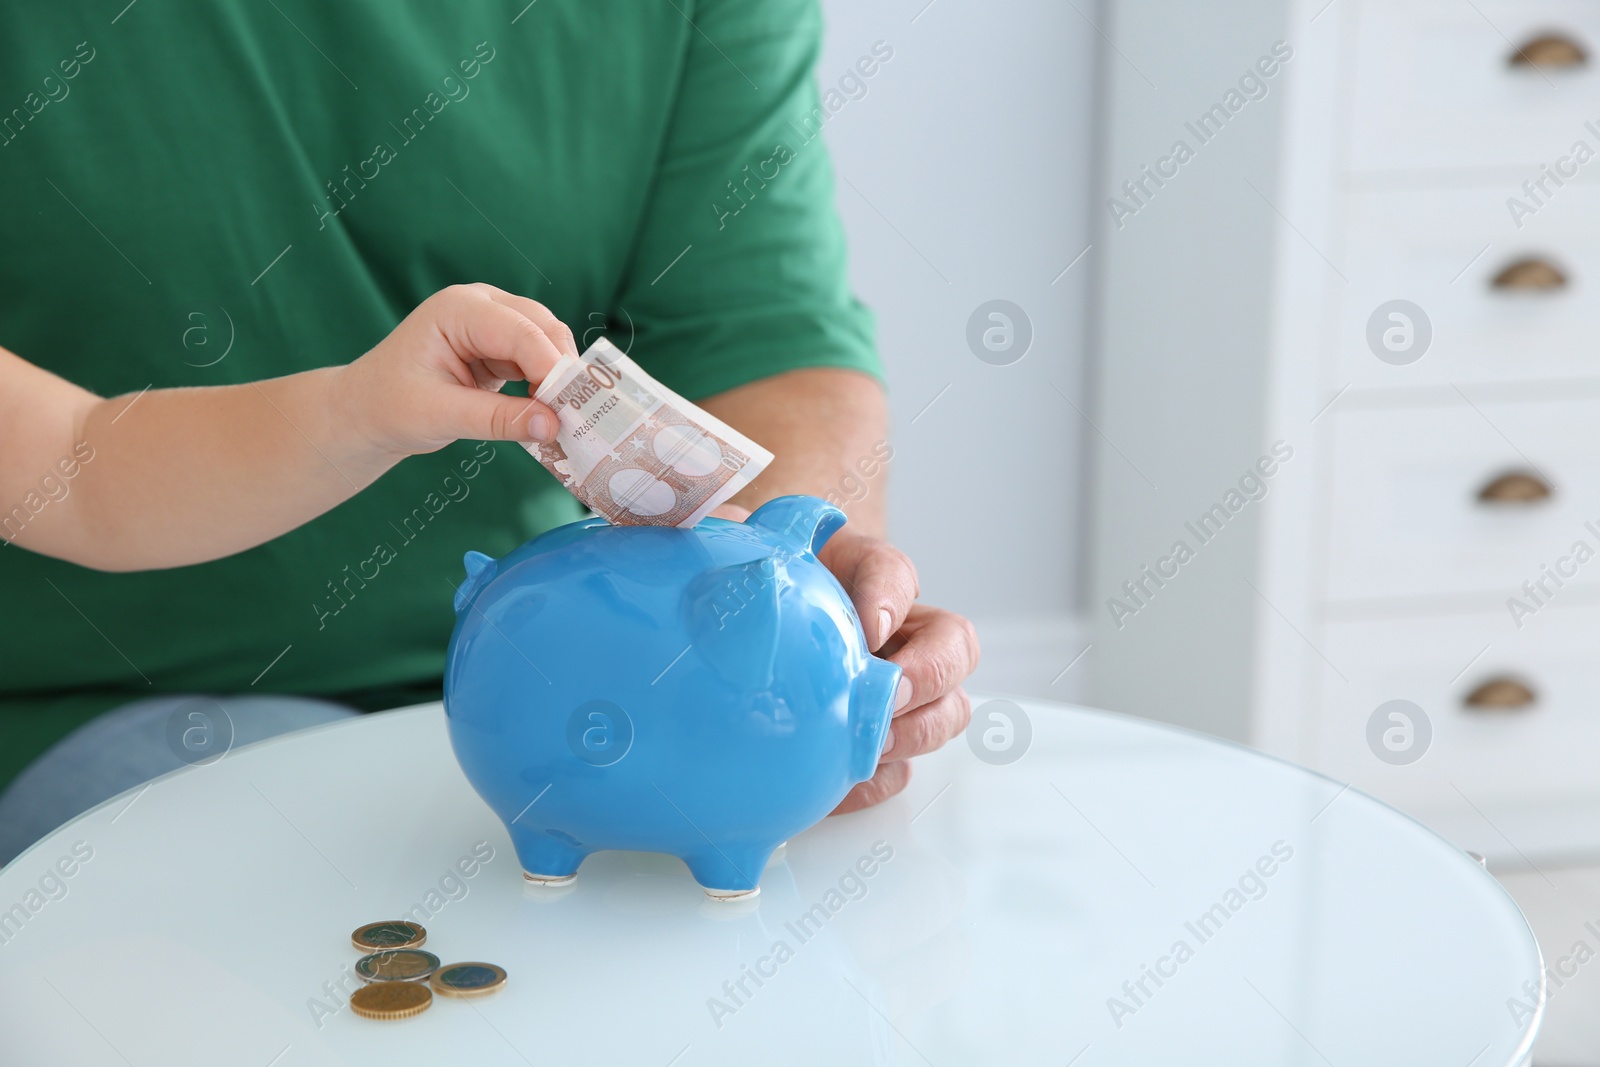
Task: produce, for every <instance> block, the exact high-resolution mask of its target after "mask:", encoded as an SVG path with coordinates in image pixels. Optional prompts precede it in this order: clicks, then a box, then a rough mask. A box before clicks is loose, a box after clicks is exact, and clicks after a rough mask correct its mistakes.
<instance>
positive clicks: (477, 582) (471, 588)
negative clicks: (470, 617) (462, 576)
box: [455, 552, 495, 615]
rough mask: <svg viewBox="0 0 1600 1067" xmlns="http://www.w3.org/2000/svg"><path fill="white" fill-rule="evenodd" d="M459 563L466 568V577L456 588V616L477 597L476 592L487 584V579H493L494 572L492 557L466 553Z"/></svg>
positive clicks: (477, 553) (479, 553)
mask: <svg viewBox="0 0 1600 1067" xmlns="http://www.w3.org/2000/svg"><path fill="white" fill-rule="evenodd" d="M461 562H462V563H463V564H464V565H465V566H466V568H467V577H466V580H465V581H463V582H462V583H461V584H460V585H458V586H456V601H455V607H456V614H458V615H459V614H461V612H462V610H463V609H465V608H466V606H467V605H468V604H470V603H472V598H473V597H475V596H477V595H478V590H480V589H482V588H483V587H484V586H485V585H487V584H489V579H491V578H493V577H494V572H495V561H494V557H493V556H486V555H484V554H483V553H482V552H468V553H467V554H466V555H465V556H463V557H462V559H461Z"/></svg>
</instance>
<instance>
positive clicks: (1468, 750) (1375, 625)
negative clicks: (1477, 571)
mask: <svg viewBox="0 0 1600 1067" xmlns="http://www.w3.org/2000/svg"><path fill="white" fill-rule="evenodd" d="M1320 637H1321V640H1320V641H1319V647H1320V648H1321V650H1322V652H1323V654H1324V655H1326V656H1327V658H1328V660H1329V661H1330V662H1331V663H1332V664H1333V666H1334V667H1336V668H1337V669H1338V671H1339V672H1340V673H1342V674H1343V675H1344V676H1345V678H1348V679H1349V680H1348V682H1346V681H1345V680H1344V678H1340V677H1339V675H1338V674H1336V673H1335V672H1334V671H1333V670H1332V669H1325V671H1324V677H1323V685H1322V702H1321V714H1320V716H1319V718H1318V721H1317V730H1316V746H1317V756H1316V763H1317V769H1319V770H1321V771H1323V772H1325V773H1327V774H1330V775H1332V776H1333V777H1336V778H1338V779H1340V780H1341V781H1348V782H1350V783H1351V784H1352V785H1354V786H1356V787H1357V788H1359V789H1362V790H1363V791H1366V792H1369V793H1372V794H1373V795H1375V796H1377V797H1379V798H1381V799H1383V800H1387V801H1389V802H1390V803H1392V804H1394V805H1396V806H1397V807H1400V808H1402V809H1403V810H1412V811H1417V810H1429V811H1440V810H1456V809H1460V808H1462V807H1465V806H1466V805H1464V804H1463V801H1462V797H1463V796H1464V797H1465V798H1467V800H1468V801H1470V802H1471V804H1475V805H1477V806H1478V807H1479V808H1481V809H1482V810H1484V811H1490V810H1492V809H1493V808H1502V809H1503V808H1504V807H1506V806H1508V805H1516V806H1527V805H1534V804H1539V803H1547V804H1554V803H1559V802H1561V801H1564V800H1572V799H1575V798H1578V797H1584V796H1591V797H1592V796H1594V795H1595V794H1597V793H1600V657H1597V656H1596V654H1595V652H1596V648H1597V647H1600V607H1596V606H1584V607H1578V608H1572V607H1566V608H1563V607H1560V606H1557V605H1554V604H1552V605H1551V606H1550V607H1548V608H1546V609H1545V610H1544V611H1542V612H1540V613H1539V614H1538V615H1537V616H1535V617H1534V618H1532V619H1530V620H1529V621H1528V623H1527V625H1526V626H1524V627H1523V628H1522V629H1521V630H1517V629H1515V628H1513V627H1512V626H1510V625H1509V624H1508V620H1507V618H1506V617H1505V616H1504V615H1497V614H1495V613H1492V612H1490V613H1482V614H1479V613H1473V614H1463V615H1442V616H1434V617H1425V618H1414V619H1406V620H1403V621H1384V622H1359V623H1357V622H1344V623H1333V624H1330V625H1328V626H1326V627H1324V628H1323V630H1322V633H1321V635H1320ZM1485 646H1488V647H1487V649H1486V648H1485ZM1469 664H1471V665H1470V666H1469ZM1458 675H1459V677H1458ZM1529 696H1531V697H1532V699H1531V702H1528V703H1519V701H1521V700H1523V699H1525V698H1527V697H1529ZM1392 700H1405V701H1410V702H1411V703H1413V704H1415V705H1416V706H1418V707H1420V708H1421V709H1422V711H1423V714H1424V715H1425V716H1426V717H1427V720H1428V724H1429V727H1430V730H1431V735H1432V736H1431V739H1430V740H1428V741H1427V744H1426V747H1425V748H1422V747H1420V745H1419V742H1420V740H1421V731H1420V730H1418V729H1416V724H1415V723H1413V732H1412V734H1411V735H1410V741H1411V745H1412V747H1411V749H1410V751H1406V750H1405V748H1404V745H1405V742H1406V741H1407V737H1406V735H1405V734H1404V733H1397V734H1394V735H1391V740H1392V741H1393V742H1394V743H1395V744H1396V745H1397V746H1399V747H1400V749H1401V751H1400V752H1399V753H1397V754H1395V755H1394V756H1391V758H1405V757H1409V756H1412V755H1414V754H1415V753H1416V752H1419V751H1420V752H1421V753H1422V754H1421V757H1420V758H1418V759H1415V761H1414V762H1410V763H1399V764H1391V763H1389V762H1386V761H1385V760H1383V759H1380V758H1379V757H1378V756H1377V755H1376V754H1375V753H1374V749H1373V746H1372V745H1371V744H1370V743H1369V723H1370V720H1371V719H1372V717H1373V713H1374V712H1375V711H1377V710H1378V708H1379V707H1380V706H1381V705H1383V704H1385V703H1387V702H1388V701H1392ZM1469 700H1474V701H1475V703H1469ZM1380 723H1381V725H1382V726H1383V728H1384V729H1385V730H1387V729H1395V728H1400V729H1403V724H1402V723H1400V722H1399V721H1397V720H1393V719H1390V718H1389V715H1388V713H1385V714H1384V715H1382V716H1381V717H1380ZM1378 745H1379V747H1380V748H1382V747H1383V741H1382V739H1381V737H1380V739H1379V741H1378ZM1385 751H1387V749H1385ZM1457 790H1459V791H1460V792H1459V793H1458V792H1457ZM1468 813H1469V814H1470V813H1471V812H1470V807H1469V808H1468Z"/></svg>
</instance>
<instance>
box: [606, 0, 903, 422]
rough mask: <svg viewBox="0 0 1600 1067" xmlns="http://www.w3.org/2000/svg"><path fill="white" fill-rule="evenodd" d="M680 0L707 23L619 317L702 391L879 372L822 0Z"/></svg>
mask: <svg viewBox="0 0 1600 1067" xmlns="http://www.w3.org/2000/svg"><path fill="white" fill-rule="evenodd" d="M677 2H678V6H679V7H680V8H681V10H682V11H683V12H684V14H685V15H686V16H687V17H688V18H689V19H692V20H693V28H692V29H691V30H690V32H689V34H688V44H687V55H686V58H685V62H684V66H683V71H682V77H681V80H680V82H679V88H678V92H677V99H676V103H675V107H674V111H673V115H672V119H671V122H670V126H669V128H668V132H667V134H666V138H665V143H664V146H663V150H662V152H661V156H660V161H659V163H658V165H657V168H656V174H655V178H654V182H653V187H652V190H651V194H650V202H649V206H648V208H647V209H646V211H645V214H644V220H643V222H642V224H641V226H640V232H639V234H638V238H637V243H636V247H635V251H634V254H633V255H632V257H631V262H630V265H629V267H628V268H627V272H626V276H625V278H624V280H623V284H622V286H621V288H620V291H619V297H618V301H617V304H618V309H617V310H616V311H615V312H614V314H615V315H616V317H617V318H619V319H621V318H626V319H628V320H631V323H632V327H633V338H634V343H633V345H632V346H631V351H632V353H633V354H634V355H635V356H636V357H637V358H638V359H639V362H640V363H641V365H643V366H644V367H645V368H646V369H647V370H649V371H650V373H651V374H653V375H655V376H656V377H657V378H659V379H660V380H661V381H662V382H664V383H665V384H666V385H667V386H669V387H670V388H672V389H675V390H677V391H678V392H680V393H682V394H683V395H685V396H688V397H690V398H700V397H705V396H710V395H713V394H716V393H719V392H722V391H723V390H726V389H730V388H733V387H734V386H737V385H742V384H745V383H747V382H751V381H754V380H757V379H760V378H765V377H768V376H770V375H773V374H777V373H779V372H781V371H786V370H791V369H794V368H799V367H847V368H854V369H857V370H861V371H865V372H867V373H869V374H872V375H875V376H877V377H879V378H881V377H882V368H881V365H880V363H879V361H878V356H877V352H876V350H875V348H874V345H873V322H872V315H871V313H870V312H869V311H868V310H867V309H866V308H865V307H863V306H862V305H861V303H860V302H859V301H857V300H856V299H855V298H854V297H853V296H852V295H851V293H850V289H849V284H848V280H847V274H846V267H845V247H844V233H843V230H842V228H841V226H840V223H839V218H838V215H837V214H836V212H835V209H834V204H833V192H834V185H833V174H832V168H831V166H830V164H829V160H828V155H827V151H826V149H825V148H824V146H823V140H822V125H823V123H824V121H825V113H824V112H823V110H822V109H821V102H820V100H819V96H818V92H817V88H816V85H815V82H814V80H813V78H812V69H813V67H814V65H815V62H816V58H817V54H818V51H819V48H820V41H821V21H822V20H821V14H820V11H819V10H818V8H817V5H816V3H815V0H760V2H755V0H701V2H699V3H695V4H690V3H688V2H687V0H677Z"/></svg>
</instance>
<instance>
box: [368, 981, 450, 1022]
mask: <svg viewBox="0 0 1600 1067" xmlns="http://www.w3.org/2000/svg"><path fill="white" fill-rule="evenodd" d="M432 1003H433V992H432V991H431V990H429V989H428V987H427V986H425V985H422V984H419V983H414V982H378V983H376V984H375V985H366V986H362V987H361V988H360V989H358V990H356V991H355V992H354V993H351V994H350V1010H351V1011H353V1012H355V1013H356V1014H357V1015H363V1016H366V1017H367V1018H368V1019H407V1018H410V1017H411V1016H413V1015H420V1014H422V1013H423V1012H425V1011H427V1010H428V1005H430V1004H432Z"/></svg>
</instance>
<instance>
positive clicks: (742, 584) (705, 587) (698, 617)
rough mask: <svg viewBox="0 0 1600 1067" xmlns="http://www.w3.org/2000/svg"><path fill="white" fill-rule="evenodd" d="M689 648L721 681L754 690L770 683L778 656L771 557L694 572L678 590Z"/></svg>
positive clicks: (774, 566)
mask: <svg viewBox="0 0 1600 1067" xmlns="http://www.w3.org/2000/svg"><path fill="white" fill-rule="evenodd" d="M683 609H684V621H685V623H686V624H687V627H688V631H689V640H690V647H691V648H693V649H694V650H695V651H696V652H698V653H699V654H700V657H701V658H702V659H703V660H705V661H706V662H707V663H709V664H710V665H711V667H712V669H713V670H715V671H716V672H717V674H718V675H720V676H721V677H722V678H723V679H724V680H725V681H727V682H729V683H730V684H732V685H736V686H738V687H739V688H741V689H745V690H748V691H752V692H756V691H761V690H765V689H769V688H771V686H772V668H773V664H774V663H775V662H776V661H777V658H778V566H777V560H776V558H775V557H771V556H769V557H767V558H766V559H758V560H752V561H751V562H749V563H737V564H734V565H733V566H731V567H717V568H715V569H713V570H709V571H706V572H705V573H704V574H700V575H697V576H696V577H695V579H694V580H693V581H691V582H690V583H689V586H688V588H687V589H685V590H684V594H683Z"/></svg>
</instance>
